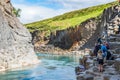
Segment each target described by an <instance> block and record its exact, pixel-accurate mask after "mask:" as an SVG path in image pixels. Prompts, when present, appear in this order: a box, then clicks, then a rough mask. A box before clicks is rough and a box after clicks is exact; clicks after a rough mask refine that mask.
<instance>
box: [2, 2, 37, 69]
mask: <svg viewBox="0 0 120 80" xmlns="http://www.w3.org/2000/svg"><path fill="white" fill-rule="evenodd" d="M36 63H38V59H37V56H36V55H35V52H34V50H33V45H32V44H31V35H30V33H29V31H28V30H27V29H26V28H25V27H23V25H22V24H21V23H20V22H19V20H18V19H17V18H16V16H15V14H14V13H13V7H12V5H11V3H10V0H0V71H2V70H6V69H11V68H16V67H22V66H27V65H31V64H36Z"/></svg>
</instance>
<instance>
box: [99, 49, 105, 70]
mask: <svg viewBox="0 0 120 80" xmlns="http://www.w3.org/2000/svg"><path fill="white" fill-rule="evenodd" d="M97 59H98V64H99V66H98V69H99V71H100V72H102V71H103V64H104V62H103V54H102V51H101V50H99V51H98V55H97Z"/></svg>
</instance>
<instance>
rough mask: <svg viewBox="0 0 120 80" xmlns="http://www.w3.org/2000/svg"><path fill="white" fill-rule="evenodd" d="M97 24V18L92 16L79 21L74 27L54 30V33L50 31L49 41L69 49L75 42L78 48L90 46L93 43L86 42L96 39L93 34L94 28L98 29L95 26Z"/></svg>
mask: <svg viewBox="0 0 120 80" xmlns="http://www.w3.org/2000/svg"><path fill="white" fill-rule="evenodd" d="M97 24H98V22H97V20H96V19H95V18H92V19H89V20H87V21H85V22H83V23H81V24H80V25H78V26H76V27H75V28H68V29H66V30H60V31H56V33H54V34H53V33H51V35H50V40H49V43H50V44H53V45H55V46H58V47H60V48H62V49H70V48H71V47H72V46H74V44H76V43H77V44H78V45H79V46H80V47H79V48H82V47H83V48H85V47H91V46H93V45H88V44H89V42H90V43H91V42H93V40H94V41H95V39H96V37H95V36H94V35H95V34H96V30H97V31H98V29H99V28H97V27H96V26H97ZM98 33H99V32H98ZM96 35H97V34H96ZM86 42H87V44H86ZM91 44H92V43H91Z"/></svg>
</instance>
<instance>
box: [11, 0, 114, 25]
mask: <svg viewBox="0 0 120 80" xmlns="http://www.w3.org/2000/svg"><path fill="white" fill-rule="evenodd" d="M112 1H115V0H11V2H12V4H13V6H14V7H15V8H20V9H21V10H22V12H21V17H20V21H21V22H22V23H30V22H34V21H39V20H43V19H46V18H50V17H54V16H57V15H60V14H63V13H65V12H69V11H73V10H77V9H81V8H86V7H90V6H95V5H99V4H104V3H109V2H112Z"/></svg>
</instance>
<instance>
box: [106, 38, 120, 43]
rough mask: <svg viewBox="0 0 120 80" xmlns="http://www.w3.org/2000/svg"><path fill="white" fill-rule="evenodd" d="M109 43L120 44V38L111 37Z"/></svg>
mask: <svg viewBox="0 0 120 80" xmlns="http://www.w3.org/2000/svg"><path fill="white" fill-rule="evenodd" d="M108 41H109V42H120V37H109V38H108Z"/></svg>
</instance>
